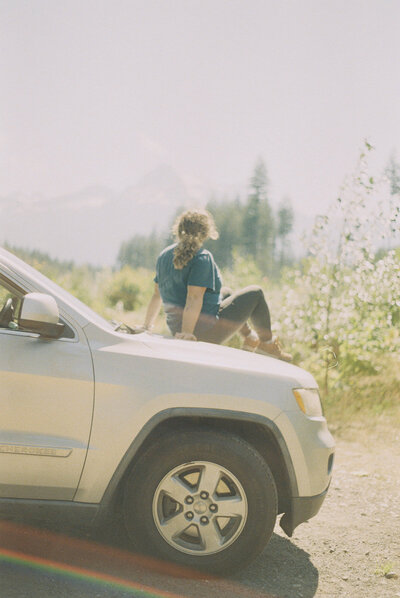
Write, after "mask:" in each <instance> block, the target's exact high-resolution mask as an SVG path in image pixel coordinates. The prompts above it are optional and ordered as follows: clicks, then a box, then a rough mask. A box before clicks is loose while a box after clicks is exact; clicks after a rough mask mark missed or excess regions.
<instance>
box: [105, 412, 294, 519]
mask: <svg viewBox="0 0 400 598" xmlns="http://www.w3.org/2000/svg"><path fill="white" fill-rule="evenodd" d="M177 417H188V418H190V417H203V418H209V419H210V418H212V419H225V420H236V421H246V422H251V423H257V424H261V425H262V426H263V427H264V428H267V429H268V430H269V431H270V432H271V433H272V435H273V437H274V438H275V440H276V442H277V444H278V446H279V448H280V450H281V452H282V456H283V459H284V461H285V465H286V469H287V473H288V478H289V483H290V490H291V496H292V497H294V496H298V487H297V480H296V475H295V472H294V467H293V463H292V459H291V456H290V453H289V450H288V448H287V446H286V442H285V439H284V437H283V435H282V433H281V431H280V430H279V428H278V426H277V425H276V424H275V423H274V422H273V421H272V420H270V419H268V418H267V417H263V416H262V415H258V414H255V413H247V412H243V411H230V410H228V409H208V408H207V409H205V408H197V407H193V408H191V407H189V408H185V407H174V408H171V409H165V410H164V411H160V412H159V413H157V414H156V415H154V416H153V417H152V418H151V419H149V421H148V422H147V423H146V424H145V425H144V426H143V428H142V429H141V431H140V432H139V434H138V435H137V436H136V438H135V439H134V440H133V442H132V444H131V445H130V447H129V449H128V450H127V451H126V453H125V455H124V456H123V458H122V459H121V461H120V463H119V465H118V467H117V469H116V470H115V472H114V474H113V476H112V478H111V480H110V482H109V483H108V486H107V488H106V490H105V492H104V495H103V498H102V499H101V502H100V506H101V511H103V509H104V510H107V507H109V506H110V504H111V503H112V500H113V497H114V495H115V491H116V489H117V487H118V484H119V483H120V481H121V480H122V478H123V476H124V474H125V472H126V470H127V469H128V467H129V465H130V463H131V462H132V459H133V458H134V456H135V455H136V454H137V452H138V450H139V449H140V447H141V446H142V445H143V443H144V441H145V440H146V438H148V436H149V435H150V434H151V432H152V431H153V430H154V429H155V428H156V427H157V426H158V425H159V424H160V423H162V422H165V421H167V420H169V419H173V418H177Z"/></svg>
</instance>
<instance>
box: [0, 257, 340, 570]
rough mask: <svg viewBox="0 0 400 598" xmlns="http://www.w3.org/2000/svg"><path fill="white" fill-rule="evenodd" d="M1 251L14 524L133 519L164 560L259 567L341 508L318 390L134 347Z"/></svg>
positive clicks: (298, 378)
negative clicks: (332, 501) (56, 515)
mask: <svg viewBox="0 0 400 598" xmlns="http://www.w3.org/2000/svg"><path fill="white" fill-rule="evenodd" d="M132 332H134V331H132V330H130V329H129V328H127V327H125V328H124V327H123V326H122V327H121V326H120V327H116V326H113V325H111V324H110V323H109V322H107V321H106V320H104V319H103V318H101V317H100V316H99V315H97V314H96V313H94V312H93V311H92V310H91V309H89V308H88V307H87V306H85V305H84V304H82V303H81V302H80V301H78V300H77V299H76V298H74V297H72V296H71V295H70V294H69V293H67V292H66V291H64V290H63V289H61V288H60V287H59V286H57V285H56V284H54V283H53V282H51V281H50V280H49V279H47V278H46V277H44V276H43V275H42V274H40V273H39V272H37V271H36V270H34V269H33V268H31V267H30V266H28V265H27V264H25V263H24V262H22V261H21V260H19V259H17V258H16V257H14V256H13V255H11V254H10V253H8V252H7V251H5V250H2V249H0V412H1V420H0V421H1V430H0V464H1V467H0V471H1V478H0V509H1V508H2V507H5V506H7V505H8V506H9V505H10V504H11V505H12V507H13V508H14V510H15V509H18V508H20V509H23V508H26V507H27V506H29V507H32V508H33V507H35V506H38V507H39V508H42V509H43V508H44V509H45V512H46V516H48V515H49V514H50V513H51V511H52V510H54V511H57V512H60V511H61V512H62V513H63V514H65V515H67V511H68V514H69V513H70V512H76V513H85V515H86V516H87V517H88V518H99V517H101V516H102V515H104V514H105V513H108V512H110V510H111V511H114V512H115V511H116V510H117V511H119V512H121V513H122V516H123V519H124V522H125V525H126V529H127V532H128V534H129V536H130V537H131V538H132V540H134V541H135V542H136V544H137V542H139V543H140V545H141V547H142V548H143V549H145V550H146V551H148V552H150V553H151V554H154V555H157V556H158V557H160V558H163V559H167V560H170V561H174V562H177V563H179V564H183V565H187V566H191V567H194V568H198V569H207V570H208V571H212V572H226V571H229V570H235V569H237V568H238V567H241V566H244V565H245V564H246V563H248V562H249V561H250V560H251V559H253V558H254V557H255V556H256V555H257V554H258V553H259V552H260V551H261V550H262V549H263V547H264V546H265V544H266V543H267V541H268V540H269V538H270V536H271V534H272V531H273V529H274V525H275V521H276V518H277V515H278V514H281V513H283V516H282V517H281V520H280V525H281V527H282V528H283V530H284V531H285V532H286V533H287V534H288V535H289V536H290V535H292V533H293V530H294V529H295V527H296V526H297V525H299V524H300V523H302V522H303V521H306V520H307V519H309V518H310V517H313V516H314V515H315V514H316V513H317V512H318V510H319V508H320V506H321V504H322V502H323V500H324V497H325V494H326V492H327V489H328V486H329V482H330V477H331V470H332V464H333V455H334V441H333V439H332V436H331V435H330V433H329V431H328V428H327V424H326V420H325V418H324V417H323V414H322V410H321V403H320V399H319V394H318V387H317V384H316V382H315V380H314V378H313V377H312V376H311V375H310V374H309V373H307V372H306V371H304V370H302V369H301V368H298V367H296V366H293V365H290V364H287V363H284V362H282V361H278V360H276V359H273V358H271V357H265V356H262V355H255V354H253V353H247V352H244V351H239V350H237V349H231V348H228V347H222V346H217V345H211V344H207V343H200V342H199V343H193V342H188V341H183V340H175V339H172V338H166V337H162V336H159V335H150V334H148V333H146V332H142V333H139V334H132Z"/></svg>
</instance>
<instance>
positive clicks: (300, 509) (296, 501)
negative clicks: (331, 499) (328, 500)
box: [279, 486, 329, 537]
mask: <svg viewBox="0 0 400 598" xmlns="http://www.w3.org/2000/svg"><path fill="white" fill-rule="evenodd" d="M328 489H329V486H328V487H327V488H326V489H325V490H324V491H323V492H321V494H317V495H316V496H298V497H294V498H291V499H290V504H289V508H288V509H287V511H286V512H285V513H284V514H283V516H282V517H281V520H280V522H279V525H280V526H281V528H282V529H283V531H284V532H285V534H287V535H288V536H289V537H291V536H292V535H293V532H294V530H295V529H296V527H297V526H298V525H300V523H303V522H304V521H307V520H308V519H311V517H314V515H316V514H317V513H318V511H319V510H320V508H321V505H322V503H323V502H324V500H325V496H326V493H327V492H328Z"/></svg>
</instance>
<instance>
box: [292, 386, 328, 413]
mask: <svg viewBox="0 0 400 598" xmlns="http://www.w3.org/2000/svg"><path fill="white" fill-rule="evenodd" d="M293 394H294V396H295V399H296V401H297V404H298V406H299V407H300V409H301V410H302V412H303V413H305V414H306V415H308V416H309V417H321V415H322V406H321V399H320V398H319V392H318V388H294V389H293Z"/></svg>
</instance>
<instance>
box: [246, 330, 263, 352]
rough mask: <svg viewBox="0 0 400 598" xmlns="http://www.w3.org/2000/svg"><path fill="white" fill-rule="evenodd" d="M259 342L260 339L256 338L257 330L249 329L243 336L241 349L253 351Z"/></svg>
mask: <svg viewBox="0 0 400 598" xmlns="http://www.w3.org/2000/svg"><path fill="white" fill-rule="evenodd" d="M259 344H260V339H259V338H258V334H257V332H255V331H254V330H251V331H250V334H248V335H247V336H245V338H244V341H243V345H242V349H243V351H251V352H254V351H255V350H256V349H257V347H258V346H259Z"/></svg>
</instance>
